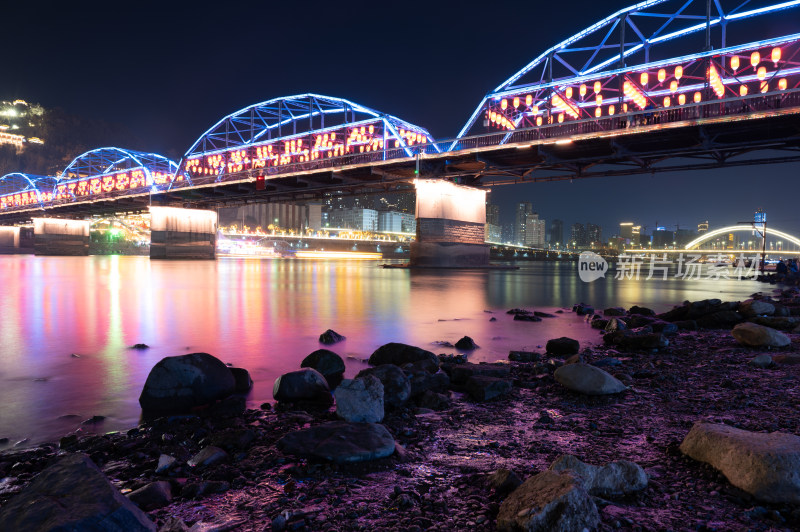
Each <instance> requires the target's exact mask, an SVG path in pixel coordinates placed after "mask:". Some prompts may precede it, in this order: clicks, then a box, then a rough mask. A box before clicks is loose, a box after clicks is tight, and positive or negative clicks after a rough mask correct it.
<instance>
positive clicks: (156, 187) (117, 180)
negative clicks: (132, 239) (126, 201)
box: [0, 147, 179, 212]
mask: <svg viewBox="0 0 800 532" xmlns="http://www.w3.org/2000/svg"><path fill="white" fill-rule="evenodd" d="M177 169H178V164H177V163H175V162H174V161H171V160H169V159H167V158H166V157H164V156H162V155H158V154H156V153H145V152H140V151H135V150H126V149H122V148H113V147H108V148H97V149H94V150H90V151H87V152H86V153H82V154H81V155H79V156H78V157H76V158H75V159H74V160H73V161H72V162H71V163H70V164H69V165H68V166H67V167H66V168H65V169H64V171H62V172H61V173H60V174H59V175H58V176H55V177H45V176H34V175H28V174H22V173H13V174H8V175H6V176H3V177H2V178H0V212H2V211H8V210H30V209H36V208H47V207H50V206H53V205H59V204H65V203H74V202H82V201H95V200H99V199H110V198H113V197H116V196H122V195H132V194H133V195H135V194H148V193H150V192H160V191H163V190H167V189H168V188H169V187H170V186H172V183H173V182H174V180H175V179H179V177H176V172H177Z"/></svg>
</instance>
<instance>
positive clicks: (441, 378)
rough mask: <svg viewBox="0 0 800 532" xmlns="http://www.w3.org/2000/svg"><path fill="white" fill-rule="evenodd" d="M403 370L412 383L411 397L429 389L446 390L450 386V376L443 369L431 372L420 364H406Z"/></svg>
mask: <svg viewBox="0 0 800 532" xmlns="http://www.w3.org/2000/svg"><path fill="white" fill-rule="evenodd" d="M403 371H404V372H405V374H406V375H407V376H408V380H409V383H410V384H411V397H417V396H418V395H421V394H423V393H425V392H427V391H428V390H432V391H444V390H446V389H447V387H448V386H450V377H449V376H448V375H447V373H445V372H444V371H441V370H439V371H437V372H436V373H430V372H429V371H428V370H427V369H425V368H420V367H419V365H418V364H406V365H405V367H404V368H403Z"/></svg>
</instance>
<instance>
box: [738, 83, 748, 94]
mask: <svg viewBox="0 0 800 532" xmlns="http://www.w3.org/2000/svg"><path fill="white" fill-rule="evenodd" d="M739 96H747V85H742V86H740V87H739Z"/></svg>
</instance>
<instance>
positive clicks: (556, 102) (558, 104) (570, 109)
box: [550, 93, 578, 118]
mask: <svg viewBox="0 0 800 532" xmlns="http://www.w3.org/2000/svg"><path fill="white" fill-rule="evenodd" d="M550 102H551V103H552V104H553V107H555V108H556V109H558V110H560V111H564V112H565V113H567V114H568V115H569V116H571V117H572V118H578V111H577V109H576V108H575V107H574V106H573V104H572V102H570V101H569V100H564V99H563V98H562V97H561V96H559V95H558V94H555V93H553V97H552V98H551V99H550Z"/></svg>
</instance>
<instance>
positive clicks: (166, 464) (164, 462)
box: [156, 454, 178, 474]
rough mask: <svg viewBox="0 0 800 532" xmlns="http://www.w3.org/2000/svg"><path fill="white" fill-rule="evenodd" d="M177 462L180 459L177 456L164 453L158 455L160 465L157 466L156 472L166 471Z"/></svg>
mask: <svg viewBox="0 0 800 532" xmlns="http://www.w3.org/2000/svg"><path fill="white" fill-rule="evenodd" d="M177 462H178V460H177V459H176V458H175V457H173V456H169V455H168V454H162V455H161V456H159V457H158V465H157V466H156V473H157V474H161V473H166V472H167V471H169V470H170V469H172V467H173V466H175V464H176V463H177Z"/></svg>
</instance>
